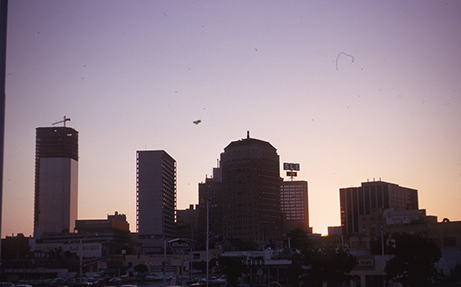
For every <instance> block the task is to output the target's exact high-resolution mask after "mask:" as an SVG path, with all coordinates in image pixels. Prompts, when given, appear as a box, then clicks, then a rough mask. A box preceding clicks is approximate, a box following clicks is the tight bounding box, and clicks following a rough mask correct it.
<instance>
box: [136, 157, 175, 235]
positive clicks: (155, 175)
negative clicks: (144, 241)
mask: <svg viewBox="0 0 461 287" xmlns="http://www.w3.org/2000/svg"><path fill="white" fill-rule="evenodd" d="M136 171H137V172H136V173H137V179H136V180H137V182H136V185H137V187H136V205H137V215H136V227H137V231H138V234H139V236H140V237H141V238H150V237H156V238H173V237H175V232H176V227H175V210H176V161H175V160H174V159H173V158H172V157H171V156H170V155H169V154H167V153H166V152H165V151H163V150H154V151H138V152H137V169H136Z"/></svg>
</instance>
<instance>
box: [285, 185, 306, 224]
mask: <svg viewBox="0 0 461 287" xmlns="http://www.w3.org/2000/svg"><path fill="white" fill-rule="evenodd" d="M280 193H281V194H280V204H281V209H282V214H283V215H284V218H285V222H286V229H287V230H286V232H290V231H292V230H293V229H295V228H301V229H302V230H304V231H306V232H310V228H309V200H308V197H307V196H308V194H307V181H305V180H296V181H282V185H281V186H280Z"/></svg>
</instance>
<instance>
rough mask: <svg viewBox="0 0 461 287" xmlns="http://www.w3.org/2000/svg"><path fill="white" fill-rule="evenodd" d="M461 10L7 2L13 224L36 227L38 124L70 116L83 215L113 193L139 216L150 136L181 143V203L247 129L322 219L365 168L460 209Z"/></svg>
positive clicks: (329, 221)
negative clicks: (141, 162) (272, 152)
mask: <svg viewBox="0 0 461 287" xmlns="http://www.w3.org/2000/svg"><path fill="white" fill-rule="evenodd" d="M459 15H461V2H460V1H419V0H418V1H328V2H324V1H315V2H314V1H113V0H111V1H101V0H98V1H89V0H88V1H75V0H74V1H63V0H56V1H51V0H47V1H40V0H34V1H21V0H15V1H10V3H9V23H8V25H9V26H8V52H7V53H8V55H7V57H8V59H7V79H6V80H7V89H6V92H7V99H6V134H5V163H4V169H5V173H4V194H3V204H4V206H3V226H2V227H3V230H2V236H5V235H11V234H12V233H14V234H16V233H24V234H25V235H30V234H32V229H33V202H34V156H35V150H34V145H35V128H36V127H42V126H50V125H51V123H53V122H55V121H58V120H60V119H62V117H63V116H64V115H66V116H68V117H70V118H71V119H72V121H71V122H70V123H69V124H68V125H69V126H72V127H73V128H75V129H76V130H78V131H79V132H80V143H79V144H80V159H79V218H80V219H90V218H91V219H103V218H106V216H107V214H113V213H114V211H116V210H117V211H118V212H120V213H124V214H126V215H127V217H128V221H129V223H130V225H131V229H132V230H133V231H135V229H136V150H143V149H164V150H166V151H167V152H168V153H169V154H170V155H171V156H173V157H174V158H175V159H176V161H177V181H178V182H177V183H178V184H177V186H178V193H177V199H178V200H177V203H178V208H181V209H183V208H186V207H188V206H189V204H195V203H197V197H198V195H197V189H198V183H199V182H201V181H204V180H205V176H206V174H208V175H209V174H211V172H212V168H213V167H214V166H216V160H217V158H219V155H220V153H221V152H222V151H223V148H224V147H225V146H227V145H228V144H229V143H230V142H231V141H234V140H237V139H240V138H243V137H245V136H246V131H247V130H250V132H251V136H252V137H254V138H258V139H262V140H266V141H269V142H270V143H272V145H274V147H276V148H277V150H278V153H279V155H280V159H281V162H284V161H288V162H299V163H300V164H301V171H300V172H299V179H303V180H307V181H308V182H309V200H310V206H309V208H310V212H309V213H310V219H311V226H313V227H314V231H315V232H317V233H326V226H334V225H339V224H340V214H339V188H341V187H348V186H359V185H360V183H361V182H363V181H366V180H367V178H369V179H370V180H372V179H373V178H376V179H378V178H380V177H381V179H382V180H385V181H388V182H393V183H397V184H399V185H401V186H405V187H411V188H415V189H418V191H419V203H420V208H422V209H426V210H427V213H428V214H430V215H437V216H438V217H439V220H442V219H443V218H445V217H447V218H450V219H451V220H461V212H460V211H459V206H460V204H461V53H460V48H461V17H460V16H459ZM348 55H349V56H348ZM197 119H201V120H202V123H200V124H199V125H195V124H193V123H192V122H193V121H194V120H197Z"/></svg>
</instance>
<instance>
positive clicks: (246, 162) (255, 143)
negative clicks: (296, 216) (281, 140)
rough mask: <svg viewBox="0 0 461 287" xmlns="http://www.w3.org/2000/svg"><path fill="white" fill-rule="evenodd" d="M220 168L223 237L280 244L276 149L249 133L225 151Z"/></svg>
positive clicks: (280, 224)
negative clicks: (251, 136)
mask: <svg viewBox="0 0 461 287" xmlns="http://www.w3.org/2000/svg"><path fill="white" fill-rule="evenodd" d="M221 168H222V183H223V197H222V202H223V204H222V206H223V235H224V238H234V239H240V240H243V241H252V242H256V243H258V244H259V245H260V246H265V245H268V244H276V243H278V242H279V241H280V240H281V238H282V233H283V231H282V215H281V211H280V166H279V155H278V154H277V150H276V149H275V148H274V147H273V146H272V145H271V144H270V143H269V142H266V141H262V140H258V139H254V138H250V135H249V133H248V135H247V138H245V139H242V140H238V141H233V142H231V143H230V144H229V145H228V146H227V147H225V148H224V152H223V153H222V154H221Z"/></svg>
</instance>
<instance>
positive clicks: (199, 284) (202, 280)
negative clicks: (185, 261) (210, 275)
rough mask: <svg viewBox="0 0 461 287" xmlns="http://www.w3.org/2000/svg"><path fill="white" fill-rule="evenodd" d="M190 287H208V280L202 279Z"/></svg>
mask: <svg viewBox="0 0 461 287" xmlns="http://www.w3.org/2000/svg"><path fill="white" fill-rule="evenodd" d="M190 286H206V279H205V278H200V279H199V280H198V281H197V282H195V283H192V284H190Z"/></svg>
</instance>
